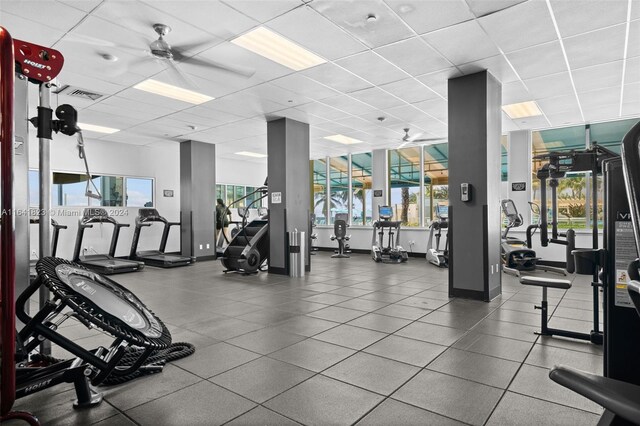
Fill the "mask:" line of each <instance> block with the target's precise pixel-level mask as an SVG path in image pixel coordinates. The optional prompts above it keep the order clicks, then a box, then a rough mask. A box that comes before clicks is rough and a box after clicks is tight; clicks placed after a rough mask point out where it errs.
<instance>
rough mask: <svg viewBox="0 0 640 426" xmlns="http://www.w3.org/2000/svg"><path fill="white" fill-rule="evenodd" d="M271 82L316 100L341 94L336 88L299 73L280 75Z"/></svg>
mask: <svg viewBox="0 0 640 426" xmlns="http://www.w3.org/2000/svg"><path fill="white" fill-rule="evenodd" d="M270 83H271V84H274V85H276V86H278V87H282V88H283V89H287V90H291V91H292V92H295V93H298V94H300V95H304V96H306V97H309V98H311V99H316V100H321V99H324V98H328V97H330V96H335V95H338V94H339V92H337V91H336V90H334V89H332V88H330V87H328V86H325V85H324V84H320V83H318V82H317V81H314V80H311V79H310V78H308V77H305V76H304V75H302V74H298V73H295V74H289V75H286V76H284V77H280V78H278V79H275V80H272V81H270Z"/></svg>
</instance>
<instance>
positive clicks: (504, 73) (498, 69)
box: [458, 55, 566, 84]
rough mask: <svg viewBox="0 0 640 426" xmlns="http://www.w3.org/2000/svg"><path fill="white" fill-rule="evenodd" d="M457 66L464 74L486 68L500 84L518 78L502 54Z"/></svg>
mask: <svg viewBox="0 0 640 426" xmlns="http://www.w3.org/2000/svg"><path fill="white" fill-rule="evenodd" d="M514 66H515V65H514ZM458 68H459V69H460V71H462V72H463V73H464V74H465V75H469V74H473V73H476V72H479V71H484V70H488V71H489V72H490V73H491V75H493V76H494V77H495V78H497V79H498V81H499V82H501V83H502V84H506V83H511V82H512V81H517V80H518V75H517V74H516V73H515V72H513V68H511V66H509V62H507V60H506V59H505V57H504V56H503V55H496V56H492V57H490V58H485V59H480V60H479V61H475V62H470V63H468V64H463V65H460V66H459V67H458ZM565 68H566V67H565Z"/></svg>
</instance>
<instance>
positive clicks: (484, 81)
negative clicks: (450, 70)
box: [448, 71, 502, 301]
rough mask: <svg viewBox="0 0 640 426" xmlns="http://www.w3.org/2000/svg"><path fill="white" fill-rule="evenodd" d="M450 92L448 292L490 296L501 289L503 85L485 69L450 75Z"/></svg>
mask: <svg viewBox="0 0 640 426" xmlns="http://www.w3.org/2000/svg"><path fill="white" fill-rule="evenodd" d="M448 93H449V220H450V225H449V226H450V228H449V236H450V237H449V244H450V246H449V250H450V260H449V295H450V296H452V297H464V298H470V299H478V300H485V301H489V300H491V299H493V298H495V297H496V296H498V295H499V294H500V292H501V272H500V266H499V265H500V167H501V166H500V158H501V151H500V150H501V148H500V134H501V118H502V111H501V110H500V106H501V100H502V86H501V85H500V83H499V82H498V81H497V80H496V79H495V78H494V77H493V76H492V75H491V74H489V73H488V72H486V71H483V72H479V73H476V74H471V75H467V76H463V77H459V78H455V79H451V80H449V91H448ZM462 183H467V184H469V186H470V187H471V198H470V200H469V201H466V202H465V201H462V200H461V184H462Z"/></svg>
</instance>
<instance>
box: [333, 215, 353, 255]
mask: <svg viewBox="0 0 640 426" xmlns="http://www.w3.org/2000/svg"><path fill="white" fill-rule="evenodd" d="M348 220H349V214H347V213H337V214H336V218H335V219H334V221H333V235H332V236H331V237H330V238H331V241H337V242H338V250H336V251H335V254H334V255H333V256H331V257H332V258H334V259H340V258H348V257H351V256H349V255H348V254H346V253H351V250H350V249H349V244H347V243H346V241H349V239H350V238H351V235H347V228H348V227H349V224H348V223H347V221H348Z"/></svg>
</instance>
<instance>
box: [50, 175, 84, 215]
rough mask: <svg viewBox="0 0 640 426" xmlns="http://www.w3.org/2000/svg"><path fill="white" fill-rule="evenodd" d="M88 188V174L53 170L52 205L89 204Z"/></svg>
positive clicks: (73, 205) (71, 205) (75, 205)
mask: <svg viewBox="0 0 640 426" xmlns="http://www.w3.org/2000/svg"><path fill="white" fill-rule="evenodd" d="M86 190H87V177H86V175H84V174H77V173H58V172H53V180H52V181H51V205H52V206H53V207H61V206H69V207H79V206H88V205H89V200H88V198H87V196H86V195H85V192H86Z"/></svg>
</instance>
